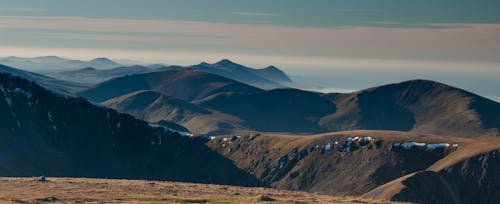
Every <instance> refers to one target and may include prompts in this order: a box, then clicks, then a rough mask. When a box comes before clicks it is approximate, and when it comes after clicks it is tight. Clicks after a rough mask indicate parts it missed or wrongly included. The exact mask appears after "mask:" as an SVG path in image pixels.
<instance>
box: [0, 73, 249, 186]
mask: <svg viewBox="0 0 500 204" xmlns="http://www.w3.org/2000/svg"><path fill="white" fill-rule="evenodd" d="M0 113H1V114H0V121H2V122H1V123H0V175H2V176H34V175H47V176H71V177H74V176H77V177H103V178H136V179H137V178H141V179H156V180H173V181H192V182H195V181H196V182H210V183H222V184H229V183H230V184H233V185H256V184H257V183H258V182H257V181H256V180H255V179H254V178H252V177H251V176H248V175H247V174H246V173H244V172H242V171H241V170H239V169H238V168H236V167H235V166H234V165H233V164H232V163H231V162H230V161H228V160H227V159H225V158H223V157H221V156H220V155H218V154H217V153H216V152H214V151H212V150H210V149H208V148H207V147H206V146H205V145H204V144H203V142H201V141H200V140H199V139H191V138H187V137H181V136H180V135H179V134H177V133H174V132H171V131H166V130H165V129H163V128H161V127H152V126H151V125H149V124H148V123H147V122H144V121H141V120H137V119H135V118H134V117H132V116H130V115H127V114H121V113H118V112H116V111H114V110H111V109H108V108H104V107H100V106H96V105H93V104H92V103H90V102H88V101H86V100H85V99H83V98H73V97H69V96H67V95H60V94H57V93H54V92H51V91H48V90H47V89H45V88H43V87H41V86H39V85H37V84H36V83H34V82H31V81H28V80H25V79H22V78H20V77H15V76H12V75H9V74H4V73H0ZM200 155H203V157H200ZM160 161H161V162H160Z"/></svg>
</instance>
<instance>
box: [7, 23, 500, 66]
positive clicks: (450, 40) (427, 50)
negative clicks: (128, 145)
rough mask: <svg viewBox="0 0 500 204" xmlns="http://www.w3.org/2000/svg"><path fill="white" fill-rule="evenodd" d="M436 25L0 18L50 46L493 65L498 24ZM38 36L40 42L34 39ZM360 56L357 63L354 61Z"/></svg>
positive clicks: (499, 44) (499, 47)
mask: <svg viewBox="0 0 500 204" xmlns="http://www.w3.org/2000/svg"><path fill="white" fill-rule="evenodd" d="M443 26H449V27H448V28H442V29H433V28H400V27H342V28H311V27H287V26H276V25H255V24H228V23H209V22H194V21H176V20H134V19H112V18H83V17H41V16H37V17H26V16H25V17H22V16H0V29H2V31H3V30H5V31H9V30H11V31H14V33H17V31H18V30H23V32H22V33H27V34H26V35H28V37H27V38H29V39H31V41H30V42H32V44H30V45H31V46H32V47H43V46H45V47H47V46H50V45H51V42H54V44H55V43H56V42H59V41H60V40H67V41H66V43H64V44H66V45H72V46H74V47H82V46H87V45H89V46H90V44H93V45H94V46H96V47H94V48H95V49H118V48H120V49H121V48H125V49H126V48H127V47H126V46H127V45H129V44H131V43H135V45H137V44H138V43H145V45H151V44H155V46H156V47H162V46H163V47H164V48H165V49H168V50H170V51H172V50H180V51H186V52H191V51H195V52H196V51H199V50H200V48H197V46H199V47H203V52H205V53H229V54H233V55H239V56H255V55H261V56H288V57H289V58H291V57H292V58H298V59H309V60H315V59H321V60H320V62H321V63H323V62H324V63H323V64H325V63H326V64H325V66H328V63H330V64H329V66H331V67H333V66H337V65H338V66H349V63H352V64H353V66H354V65H356V66H357V65H358V64H360V62H363V63H364V62H369V63H373V64H374V65H377V66H379V67H383V66H394V67H397V66H395V65H394V63H392V62H396V61H397V62H401V63H403V62H405V63H412V64H410V65H406V66H405V65H404V64H400V63H397V64H398V65H402V67H408V66H413V67H416V66H417V65H418V66H425V67H436V66H438V65H439V66H440V65H441V64H440V62H443V63H444V64H448V65H451V64H464V63H462V62H466V63H472V64H481V63H483V64H498V63H500V59H499V58H498V53H500V25H499V24H446V25H443ZM19 33H21V32H19ZM21 37H22V36H21V35H19V34H16V35H13V36H7V37H4V36H2V42H3V43H2V46H6V45H16V44H15V42H16V41H19V42H27V41H28V40H29V39H28V40H25V39H22V38H21ZM39 38H43V39H44V40H38V41H37V40H33V39H39ZM51 40H53V41H51ZM72 40H73V41H72ZM79 41H81V42H79ZM87 41H88V42H95V41H99V43H86V42H87ZM113 41H115V42H116V41H120V42H123V43H120V47H113V46H114V45H116V44H117V43H111V42H113ZM7 42H8V43H7ZM13 42H14V43H13ZM37 43H38V44H37ZM42 43H45V44H42ZM79 43H80V44H79ZM173 44H175V45H173ZM143 47H147V46H143ZM228 47H229V48H231V50H228V49H227V48H228ZM87 48H89V47H88V46H87ZM129 48H130V49H132V47H129ZM233 48H234V49H233ZM252 59H254V58H252ZM265 59H269V58H265ZM275 59H277V58H275ZM279 59H282V58H279ZM338 59H341V60H340V61H338ZM344 59H355V60H344ZM359 59H361V61H356V60H359ZM287 60H289V59H287ZM278 62H280V61H278ZM338 62H342V63H341V64H339V63H338ZM388 62H390V63H389V64H388V65H386V64H387V63H388ZM384 63H386V64H384ZM367 65H368V66H369V64H367ZM457 67H460V68H463V66H457ZM486 67H490V66H486ZM457 69H458V68H457ZM497 69H498V68H497Z"/></svg>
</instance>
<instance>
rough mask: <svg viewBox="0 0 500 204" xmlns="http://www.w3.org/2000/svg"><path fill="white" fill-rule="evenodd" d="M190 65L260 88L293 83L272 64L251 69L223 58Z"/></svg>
mask: <svg viewBox="0 0 500 204" xmlns="http://www.w3.org/2000/svg"><path fill="white" fill-rule="evenodd" d="M191 67H192V68H194V69H198V70H202V71H205V72H209V73H212V74H217V75H220V76H223V77H226V78H230V79H233V80H236V81H240V82H243V83H246V84H249V85H251V86H255V87H259V88H261V89H275V88H285V87H288V86H289V84H292V83H293V82H292V81H291V80H290V78H288V76H287V75H286V74H285V73H284V72H283V71H281V70H279V69H278V68H276V67H274V66H269V67H267V68H264V69H252V68H249V67H245V66H243V65H240V64H236V63H234V62H232V61H230V60H228V59H224V60H221V61H219V62H217V63H214V64H208V63H201V64H198V65H193V66H191Z"/></svg>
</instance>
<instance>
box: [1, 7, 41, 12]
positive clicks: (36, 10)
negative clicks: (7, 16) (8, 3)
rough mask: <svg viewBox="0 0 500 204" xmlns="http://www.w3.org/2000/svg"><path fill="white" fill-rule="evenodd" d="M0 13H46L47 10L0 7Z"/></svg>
mask: <svg viewBox="0 0 500 204" xmlns="http://www.w3.org/2000/svg"><path fill="white" fill-rule="evenodd" d="M0 11H16V12H47V11H48V10H47V9H42V8H28V7H0Z"/></svg>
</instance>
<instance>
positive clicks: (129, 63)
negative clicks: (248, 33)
mask: <svg viewBox="0 0 500 204" xmlns="http://www.w3.org/2000/svg"><path fill="white" fill-rule="evenodd" d="M9 57H18V56H1V55H0V59H2V58H9ZM43 57H57V58H62V59H66V60H81V61H92V60H96V59H108V60H111V61H113V62H117V63H120V64H122V65H124V66H134V65H141V66H147V65H153V64H163V65H165V66H182V67H188V66H193V65H197V64H201V63H209V64H215V63H218V62H220V61H223V60H229V61H231V62H232V63H235V64H239V65H243V66H246V67H249V68H253V69H264V68H267V67H270V66H274V67H276V66H275V65H272V64H269V65H265V66H261V67H252V66H248V65H245V64H242V63H240V62H238V61H234V60H232V59H228V58H222V59H219V60H215V61H209V62H207V61H200V62H198V63H193V64H165V63H163V62H145V61H139V60H133V59H113V58H109V57H105V56H99V57H96V58H83V59H76V58H66V57H61V56H56V55H48V56H32V57H26V58H43ZM20 58H24V57H20ZM92 68H94V67H92ZM277 68H278V69H280V70H282V71H284V69H282V68H281V67H277ZM81 69H85V68H81ZM100 70H106V69H100ZM27 71H34V70H27ZM35 71H42V73H45V72H58V71H60V70H35ZM285 74H287V75H288V77H290V78H291V79H292V81H294V82H295V83H297V82H298V84H297V85H310V86H314V87H310V88H301V89H303V90H306V91H313V92H320V93H353V92H357V91H362V90H366V89H370V88H373V87H378V86H384V85H389V84H397V83H402V82H406V81H413V80H428V81H434V82H438V83H443V82H440V81H436V80H432V79H426V78H412V79H406V80H400V81H393V82H389V83H380V84H374V85H372V86H367V87H361V88H358V89H348V88H332V87H322V86H317V85H314V84H300V83H307V80H303V79H301V77H297V76H293V75H289V74H288V73H287V72H286V71H285ZM443 84H446V83H443ZM446 85H448V86H451V87H455V88H458V89H462V90H465V91H468V92H470V93H473V94H477V93H475V92H473V91H470V90H467V89H466V88H463V87H459V86H454V85H451V84H446ZM478 95H479V96H481V97H485V98H487V99H490V100H492V101H496V102H500V97H498V98H495V97H491V96H490V97H488V96H483V95H480V94H478Z"/></svg>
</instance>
